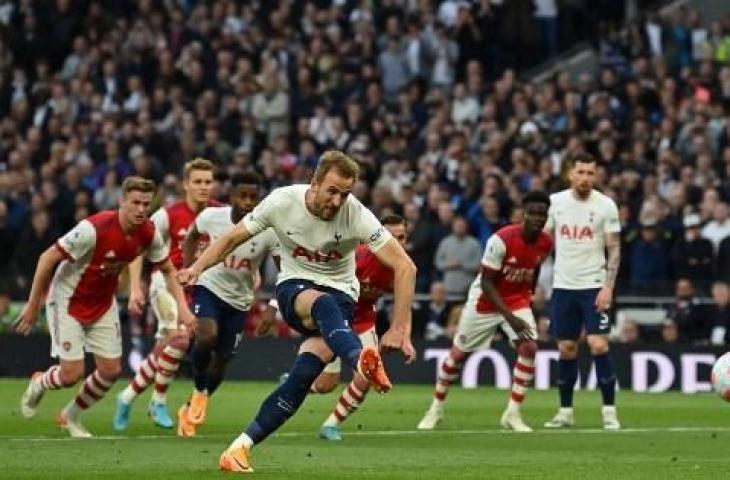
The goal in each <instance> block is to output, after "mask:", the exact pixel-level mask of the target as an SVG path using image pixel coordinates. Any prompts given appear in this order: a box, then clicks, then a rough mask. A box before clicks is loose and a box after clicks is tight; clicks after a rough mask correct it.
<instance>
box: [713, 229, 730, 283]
mask: <svg viewBox="0 0 730 480" xmlns="http://www.w3.org/2000/svg"><path fill="white" fill-rule="evenodd" d="M716 277H717V279H718V280H722V281H726V282H727V281H730V237H725V238H724V239H723V240H722V241H721V242H720V248H719V249H718V252H717V275H716Z"/></svg>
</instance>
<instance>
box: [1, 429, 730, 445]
mask: <svg viewBox="0 0 730 480" xmlns="http://www.w3.org/2000/svg"><path fill="white" fill-rule="evenodd" d="M710 432H715V433H717V432H730V427H655V428H654V427H649V428H623V429H621V430H617V431H610V432H607V431H605V430H603V429H602V428H583V429H577V428H563V429H555V430H551V429H544V430H535V431H534V432H533V434H537V435H539V434H546V435H555V434H563V435H566V434H571V433H576V434H589V435H595V434H604V435H615V434H632V433H710ZM344 433H345V435H346V436H360V437H394V436H408V435H432V434H438V435H510V434H512V435H516V433H515V432H510V431H506V430H428V431H421V430H373V431H356V432H344ZM234 435H235V432H232V433H230V434H223V433H220V434H207V435H198V436H196V437H195V438H232V437H233V436H234ZM315 436H316V432H283V433H277V434H275V435H274V437H285V438H304V437H315ZM165 439H167V440H169V439H177V437H176V436H175V435H136V436H116V435H102V436H98V437H92V438H90V439H76V438H71V437H3V436H0V441H3V440H7V441H10V442H67V441H84V440H86V441H89V440H113V441H116V440H165Z"/></svg>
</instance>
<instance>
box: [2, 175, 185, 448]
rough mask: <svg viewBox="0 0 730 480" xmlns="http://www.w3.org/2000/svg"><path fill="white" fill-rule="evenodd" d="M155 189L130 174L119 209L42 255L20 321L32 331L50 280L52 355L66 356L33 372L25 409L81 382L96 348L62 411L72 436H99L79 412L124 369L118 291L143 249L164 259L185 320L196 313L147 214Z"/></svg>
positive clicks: (21, 328)
mask: <svg viewBox="0 0 730 480" xmlns="http://www.w3.org/2000/svg"><path fill="white" fill-rule="evenodd" d="M154 192H155V184H154V183H153V182H152V181H150V180H145V179H143V178H140V177H128V178H127V179H125V180H124V183H123V184H122V197H121V199H120V202H119V209H118V210H105V211H102V212H99V213H97V214H95V215H92V216H91V217H89V218H87V219H85V220H82V221H81V222H79V223H78V224H77V225H76V226H75V227H74V228H73V229H72V230H71V231H69V232H68V233H67V234H66V235H64V236H63V237H61V238H60V239H59V240H58V241H57V242H56V244H55V245H53V246H52V247H50V248H49V249H48V250H46V251H45V252H44V253H43V255H41V257H40V259H39V260H38V267H37V268H36V272H35V276H34V277H33V286H32V288H31V292H30V298H29V299H28V303H27V305H26V306H25V307H24V308H23V312H22V313H21V314H20V317H19V318H18V319H17V320H16V323H15V325H14V328H15V330H16V331H17V332H18V333H22V334H25V335H27V334H28V333H29V332H30V329H31V328H32V326H33V324H34V323H35V321H36V318H37V316H38V310H39V309H40V302H41V297H42V296H43V295H44V294H45V293H46V289H47V288H48V287H49V284H50V291H49V293H48V296H47V298H46V312H47V315H48V318H49V330H50V332H51V356H53V357H58V358H59V359H60V365H53V366H52V367H50V368H49V369H48V370H47V371H46V372H43V373H41V372H36V373H35V374H34V375H33V378H32V380H31V382H30V385H29V386H28V389H27V390H26V392H25V394H24V395H23V398H22V399H21V402H20V410H21V413H22V414H23V416H25V417H32V416H34V415H35V413H36V410H37V408H38V404H39V402H40V401H41V398H42V397H43V394H44V393H45V392H46V391H48V390H57V389H60V388H68V387H71V386H73V385H74V384H76V382H78V381H79V380H80V379H81V377H82V376H83V374H84V370H85V365H84V353H85V352H89V353H93V354H94V362H95V364H96V369H95V370H94V372H93V373H92V374H91V375H89V376H88V377H87V378H86V381H85V382H84V386H83V387H82V388H81V391H80V392H79V394H78V395H77V396H76V398H75V399H74V400H72V401H71V403H69V404H68V405H67V406H66V408H64V409H63V410H62V411H61V413H60V414H59V415H58V417H57V422H58V424H59V425H60V426H61V427H62V428H64V429H66V430H67V431H68V432H69V434H70V435H71V436H72V437H91V433H89V431H88V430H86V428H84V426H83V425H82V424H81V422H80V420H79V414H80V413H81V412H82V411H84V410H86V409H88V408H89V407H91V406H92V405H93V404H95V403H96V402H98V401H99V400H100V399H101V398H102V397H104V395H105V394H106V392H107V391H108V390H109V389H110V388H111V386H112V385H113V383H114V381H115V380H116V379H117V378H118V377H119V375H120V373H121V371H122V364H121V356H122V338H121V333H120V328H119V313H118V309H117V301H116V298H115V294H116V290H117V285H118V282H119V272H120V271H121V269H122V268H123V267H124V266H126V265H127V264H128V263H129V262H131V261H132V260H134V259H135V258H136V257H137V256H139V255H140V254H142V255H145V256H146V257H147V258H148V259H149V260H150V261H151V262H153V263H154V264H156V265H158V266H159V269H160V271H161V272H162V274H163V275H164V277H165V279H166V280H167V284H168V285H169V286H170V291H171V292H173V294H174V295H175V298H176V299H177V303H178V306H179V307H180V314H181V316H180V320H181V321H183V322H185V323H186V324H192V321H193V318H192V314H191V313H190V310H189V309H188V308H187V304H186V302H185V298H184V294H183V291H182V289H181V288H180V285H178V283H177V281H176V280H175V276H174V275H175V268H174V267H173V266H172V263H171V262H170V260H169V259H168V249H167V247H166V246H165V244H164V242H163V240H162V236H161V235H160V232H159V231H158V230H157V229H156V228H155V226H154V224H153V223H152V222H151V221H150V220H149V219H148V218H147V210H148V209H149V207H150V204H151V203H152V198H153V195H154ZM57 265H58V268H55V267H56V266H57ZM54 269H55V270H56V273H55V274H54V273H53V271H54ZM52 276H53V280H52V281H51V277H52Z"/></svg>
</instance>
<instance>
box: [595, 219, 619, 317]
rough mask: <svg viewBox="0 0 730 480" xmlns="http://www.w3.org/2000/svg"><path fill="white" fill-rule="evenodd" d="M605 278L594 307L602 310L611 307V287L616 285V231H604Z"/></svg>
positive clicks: (617, 246)
mask: <svg viewBox="0 0 730 480" xmlns="http://www.w3.org/2000/svg"><path fill="white" fill-rule="evenodd" d="M605 242H606V280H605V281H604V282H603V288H601V290H600V291H599V292H598V295H597V296H596V309H597V310H598V311H600V312H604V311H606V310H608V309H609V308H611V301H612V300H613V288H614V286H615V285H616V277H618V269H619V265H620V264H621V236H620V234H618V233H616V232H608V233H606V241H605Z"/></svg>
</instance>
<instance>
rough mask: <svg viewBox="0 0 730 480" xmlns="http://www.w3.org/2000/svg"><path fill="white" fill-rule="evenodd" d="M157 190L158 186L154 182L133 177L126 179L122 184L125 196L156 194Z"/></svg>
mask: <svg viewBox="0 0 730 480" xmlns="http://www.w3.org/2000/svg"><path fill="white" fill-rule="evenodd" d="M156 189H157V186H156V185H155V182H154V181H152V180H148V179H146V178H142V177H137V176H131V177H127V178H125V179H124V181H123V182H122V194H123V195H126V194H128V193H129V192H142V193H155V190H156Z"/></svg>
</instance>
